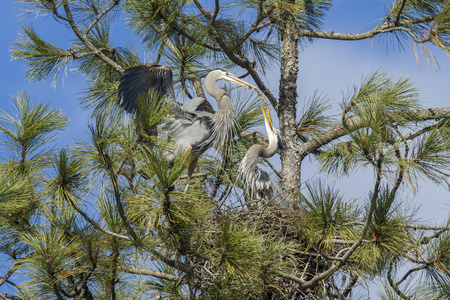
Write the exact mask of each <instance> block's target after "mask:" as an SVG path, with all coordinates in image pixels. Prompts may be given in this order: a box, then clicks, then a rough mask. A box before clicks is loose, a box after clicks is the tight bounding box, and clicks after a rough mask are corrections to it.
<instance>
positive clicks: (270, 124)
mask: <svg viewBox="0 0 450 300" xmlns="http://www.w3.org/2000/svg"><path fill="white" fill-rule="evenodd" d="M261 109H262V112H263V115H264V122H266V124H267V125H269V128H270V130H271V131H273V123H272V117H271V116H270V111H269V107H267V115H266V112H265V111H264V107H263V106H262V105H261Z"/></svg>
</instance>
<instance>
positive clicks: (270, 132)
mask: <svg viewBox="0 0 450 300" xmlns="http://www.w3.org/2000/svg"><path fill="white" fill-rule="evenodd" d="M261 109H262V112H263V115H264V123H265V124H266V132H267V136H268V138H269V145H272V144H276V145H277V147H278V149H283V145H282V143H281V136H280V132H279V131H278V129H276V128H275V127H274V126H273V123H272V117H271V116H270V111H269V107H267V115H266V112H265V111H264V107H263V106H261Z"/></svg>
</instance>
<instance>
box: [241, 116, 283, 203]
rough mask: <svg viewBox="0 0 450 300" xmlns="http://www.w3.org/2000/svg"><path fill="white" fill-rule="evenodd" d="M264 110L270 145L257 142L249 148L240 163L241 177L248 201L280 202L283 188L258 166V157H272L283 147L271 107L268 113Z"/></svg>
mask: <svg viewBox="0 0 450 300" xmlns="http://www.w3.org/2000/svg"><path fill="white" fill-rule="evenodd" d="M261 108H262V107H261ZM262 112H263V114H264V123H265V127H266V132H267V136H268V138H269V145H268V146H267V148H264V147H263V146H262V145H259V144H255V145H252V146H251V147H250V148H249V149H248V150H247V152H246V154H245V156H244V159H243V160H242V161H241V164H240V165H239V171H238V173H239V179H240V181H241V183H242V186H243V190H244V196H245V199H246V201H247V202H249V203H251V202H256V203H262V204H269V203H279V202H282V201H277V200H276V199H280V197H281V188H280V187H279V185H278V184H276V183H275V181H274V180H273V179H272V178H271V177H270V176H269V174H268V173H267V172H266V171H264V170H262V169H261V168H259V167H258V159H259V158H260V157H264V158H270V157H272V156H274V155H275V153H277V150H278V149H282V145H281V137H280V134H279V132H278V130H277V129H276V128H275V127H274V126H273V123H272V118H271V116H270V112H269V109H268V108H267V115H266V113H265V112H264V108H262Z"/></svg>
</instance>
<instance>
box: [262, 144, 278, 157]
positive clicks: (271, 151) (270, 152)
mask: <svg viewBox="0 0 450 300" xmlns="http://www.w3.org/2000/svg"><path fill="white" fill-rule="evenodd" d="M277 149H278V145H277V143H276V142H269V146H268V147H267V148H263V150H262V151H261V154H260V155H261V156H262V157H264V158H269V157H272V156H274V155H275V153H277Z"/></svg>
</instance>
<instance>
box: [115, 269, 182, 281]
mask: <svg viewBox="0 0 450 300" xmlns="http://www.w3.org/2000/svg"><path fill="white" fill-rule="evenodd" d="M119 269H120V270H121V271H122V272H126V273H131V274H137V275H147V276H152V277H157V278H161V279H166V280H170V281H174V282H178V281H180V280H182V277H178V276H175V275H172V274H166V273H162V272H157V271H152V270H144V269H137V268H130V267H119Z"/></svg>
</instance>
